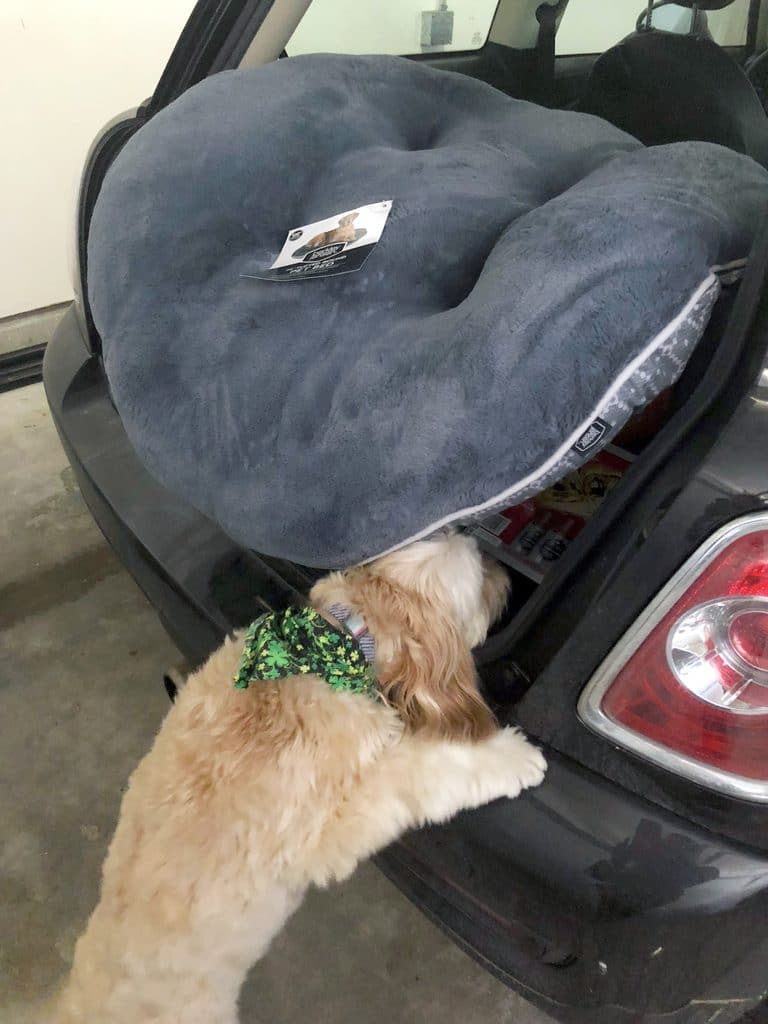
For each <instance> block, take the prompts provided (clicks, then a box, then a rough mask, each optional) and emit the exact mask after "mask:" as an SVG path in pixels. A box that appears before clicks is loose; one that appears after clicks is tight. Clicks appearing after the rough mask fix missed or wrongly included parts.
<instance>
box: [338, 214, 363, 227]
mask: <svg viewBox="0 0 768 1024" xmlns="http://www.w3.org/2000/svg"><path fill="white" fill-rule="evenodd" d="M359 216H360V213H359V211H358V210H355V211H354V213H347V214H345V215H344V216H343V217H340V218H339V227H340V228H345V227H347V226H348V225H350V224H354V222H355V221H356V220H357V218H358V217H359Z"/></svg>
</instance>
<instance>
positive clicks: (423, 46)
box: [285, 0, 498, 57]
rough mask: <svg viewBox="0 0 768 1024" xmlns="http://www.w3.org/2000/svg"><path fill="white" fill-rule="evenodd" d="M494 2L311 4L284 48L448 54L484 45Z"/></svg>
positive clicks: (350, 0) (330, 0)
mask: <svg viewBox="0 0 768 1024" xmlns="http://www.w3.org/2000/svg"><path fill="white" fill-rule="evenodd" d="M497 7H498V0H448V2H447V3H446V2H442V0H387V2H386V3H377V4H370V3H365V2H363V0H313V3H311V4H310V6H309V9H308V10H307V13H306V14H305V15H304V17H303V18H302V19H301V21H300V23H299V25H298V27H297V29H296V31H295V32H294V33H293V35H292V36H291V39H290V40H289V42H288V45H287V46H286V48H285V49H286V52H287V53H288V55H289V56H292V57H293V56H295V55H296V54H299V53H388V54H395V55H400V56H410V55H413V54H418V53H440V52H446V53H451V52H455V51H460V50H479V49H480V48H481V47H483V46H484V45H485V42H486V40H487V38H488V33H489V32H490V29H491V23H492V22H493V17H494V15H495V13H496V8H497Z"/></svg>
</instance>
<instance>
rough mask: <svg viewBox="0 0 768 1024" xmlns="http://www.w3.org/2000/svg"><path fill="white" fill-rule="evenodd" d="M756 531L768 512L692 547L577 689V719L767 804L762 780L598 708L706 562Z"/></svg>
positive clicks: (676, 769) (699, 778)
mask: <svg viewBox="0 0 768 1024" xmlns="http://www.w3.org/2000/svg"><path fill="white" fill-rule="evenodd" d="M760 531H768V512H755V513H752V514H751V515H748V516H743V517H741V518H740V519H735V520H733V521H732V522H730V523H727V524H726V525H725V526H723V527H721V528H720V529H719V530H717V531H716V532H715V533H713V534H712V536H711V537H709V539H708V540H706V541H705V542H704V543H703V544H702V545H701V546H700V547H699V548H697V550H696V551H695V552H694V553H693V554H692V555H691V557H690V558H689V559H688V560H687V561H686V562H685V563H684V564H683V565H682V566H681V568H680V569H678V571H677V572H676V573H675V575H674V576H673V577H672V578H671V579H670V581H669V582H668V583H667V584H666V586H665V587H663V588H662V590H660V591H659V593H658V594H657V595H656V597H655V598H654V599H653V600H652V601H651V603H650V604H649V605H648V606H647V608H646V609H645V610H644V611H643V612H642V614H641V615H639V616H638V618H637V620H636V621H635V623H634V625H632V626H631V627H630V628H629V629H628V630H627V632H626V633H625V634H624V636H623V637H622V638H621V640H619V642H618V643H617V644H616V646H615V647H614V648H613V649H612V651H611V652H610V654H609V655H608V656H607V658H606V659H605V660H604V661H603V662H602V664H601V665H600V667H599V668H598V669H597V671H596V672H595V674H594V675H593V676H592V678H591V679H590V681H589V682H588V683H587V685H586V686H585V688H584V689H583V690H582V692H581V696H580V697H579V702H578V706H577V709H578V715H579V718H580V719H581V721H582V722H583V723H584V725H586V726H587V727H588V728H590V729H592V730H593V732H596V733H597V734H598V735H600V736H603V737H605V738H607V739H609V740H611V741H612V742H614V743H615V744H616V746H618V747H621V748H623V749H625V750H629V751H631V752H632V753H634V754H637V755H638V756H639V757H642V758H643V759H645V760H646V761H650V762H651V763H652V764H656V765H658V766H659V767H661V768H664V769H666V770H667V771H670V772H673V773H674V774H675V775H679V776H682V777H683V778H687V779H691V780H692V781H693V782H696V783H698V784H699V785H701V786H704V787H706V788H707V789H712V790H715V791H717V792H719V793H724V794H726V795H727V796H731V797H738V798H739V799H741V800H750V801H752V802H754V803H768V781H765V782H762V781H759V780H756V779H749V778H746V777H744V776H742V775H734V774H733V773H731V772H726V771H723V770H722V769H719V768H713V767H711V766H710V765H707V764H704V763H703V762H701V761H697V760H695V759H694V758H692V757H689V756H688V755H687V754H680V753H677V752H676V751H674V750H671V749H669V748H668V747H665V746H663V745H662V744H660V743H656V742H655V741H654V740H651V739H648V738H647V737H646V736H641V735H640V734H639V733H636V732H634V730H632V729H629V728H627V727H626V726H624V725H620V724H618V723H617V722H614V721H613V720H612V719H610V718H608V716H607V715H606V714H605V713H604V712H603V711H602V710H601V707H600V705H601V703H602V700H603V697H604V695H605V693H606V691H607V690H608V688H609V686H610V685H611V683H612V682H613V681H614V679H615V678H616V676H617V675H618V673H619V672H620V671H621V669H622V668H623V667H624V666H625V665H626V663H627V662H628V661H629V659H630V658H631V657H632V655H633V654H634V652H635V651H636V650H637V648H638V647H639V645H640V644H641V643H643V641H644V640H645V639H646V638H647V637H648V636H649V634H650V633H651V632H652V631H653V630H654V629H655V628H656V626H657V625H658V624H659V622H660V621H661V620H662V619H663V618H664V616H665V615H666V614H667V612H668V611H669V610H670V608H672V607H673V605H674V604H676V602H677V601H678V600H679V599H680V598H681V597H682V596H683V595H684V594H685V593H686V591H687V590H688V589H689V587H690V586H691V584H692V583H693V582H694V581H695V580H696V579H698V577H699V576H701V574H702V573H703V572H704V570H705V569H706V568H707V566H709V565H710V564H711V563H712V562H713V561H714V559H715V558H717V557H718V555H719V554H720V553H721V552H722V551H724V550H725V548H727V547H728V546H729V545H730V544H732V543H733V542H734V541H736V540H739V538H741V537H744V536H747V535H748V534H750V533H759V532H760ZM767 750H768V745H767Z"/></svg>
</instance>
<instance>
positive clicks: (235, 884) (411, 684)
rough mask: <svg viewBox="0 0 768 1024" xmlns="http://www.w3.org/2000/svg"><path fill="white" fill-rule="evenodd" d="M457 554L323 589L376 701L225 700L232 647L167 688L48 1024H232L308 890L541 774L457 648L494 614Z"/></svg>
mask: <svg viewBox="0 0 768 1024" xmlns="http://www.w3.org/2000/svg"><path fill="white" fill-rule="evenodd" d="M504 589H505V588H504V582H503V577H502V574H501V573H500V572H499V570H498V569H496V568H495V567H493V566H492V565H491V564H486V563H484V561H483V559H482V558H481V556H480V553H479V552H478V550H477V548H476V546H475V544H474V541H471V540H469V539H468V538H466V537H457V536H451V535H446V536H442V537H439V538H436V539H434V540H430V541H424V542H420V543H419V544H414V545H412V546H411V547H410V548H408V549H405V550H404V551H401V552H397V553H395V554H393V555H389V556H386V557H385V558H382V559H381V560H380V561H379V562H377V563H374V564H373V565H371V566H368V567H364V568H357V569H353V570H350V571H349V572H346V573H337V574H332V575H331V576H330V577H328V578H327V579H326V580H323V581H321V582H320V583H319V584H318V585H317V586H316V588H315V590H314V592H313V595H312V600H313V602H314V603H315V604H316V606H318V607H321V608H322V607H325V606H327V604H328V603H331V602H335V601H339V600H340V601H341V602H342V603H344V604H346V605H347V606H349V607H353V608H354V609H355V610H359V611H360V612H362V613H363V614H364V615H365V616H366V617H367V620H368V622H369V625H370V627H371V629H372V631H373V632H374V635H375V637H376V640H377V644H378V646H377V660H376V668H377V671H378V673H379V677H380V678H381V679H382V686H383V689H384V690H385V692H386V698H387V699H386V702H384V701H374V700H371V699H370V698H368V697H363V696H359V695H353V694H350V693H343V692H342V693H339V692H335V691H333V690H331V689H330V688H329V687H328V686H327V685H326V684H325V683H324V682H322V681H321V680H320V679H317V678H314V677H306V676H305V677H300V678H292V679H287V680H281V681H279V682H269V683H266V682H265V683H259V684H256V685H253V686H251V688H250V689H248V690H246V691H239V690H235V689H234V688H233V686H232V679H233V677H234V675H235V673H236V671H237V667H238V663H239V659H240V655H241V651H242V642H241V641H239V640H234V639H233V640H229V641H227V642H226V643H225V644H224V645H223V647H222V648H221V649H220V650H219V651H217V652H216V653H215V654H214V655H213V656H212V657H211V658H210V660H209V661H208V662H207V663H206V664H205V665H204V666H203V668H201V669H200V670H199V671H198V672H196V673H195V674H194V675H192V676H191V677H190V679H189V680H188V682H187V683H186V685H185V686H184V687H183V689H182V690H181V691H180V693H179V696H178V699H177V701H176V703H175V704H174V705H173V706H172V708H171V710H170V711H169V712H168V715H167V716H166V718H165V721H164V722H163V724H162V727H161V729H160V732H159V734H158V736H157V738H156V740H155V742H154V745H153V747H152V749H151V750H150V752H149V753H148V754H147V755H146V757H145V758H144V759H143V761H142V762H141V763H140V765H139V766H138V768H137V769H136V771H135V772H134V774H133V776H132V778H131V780H130V785H129V787H128V790H127V792H126V794H125V797H124V799H123V803H122V808H121V811H120V818H119V822H118V825H117V830H116V832H115V835H114V838H113V840H112V844H111V846H110V849H109V853H108V855H107V859H106V862H105V864H104V869H103V878H102V888H101V898H100V900H99V903H98V906H97V907H96V909H95V911H94V912H93V915H92V917H91V919H90V921H89V923H88V926H87V929H86V931H85V934H84V935H83V936H82V937H81V938H80V940H79V942H78V943H77V947H76V950H75V956H74V964H73V967H72V971H71V974H70V976H69V978H68V979H67V981H66V983H65V985H64V987H63V990H62V991H61V993H60V994H59V996H58V997H57V999H56V1001H55V1002H54V1004H52V1005H51V1006H50V1007H49V1008H48V1011H47V1014H46V1017H45V1019H46V1020H48V1021H51V1022H53V1024H150V1022H152V1024H235V1022H236V1020H237V999H238V993H239V990H240V987H241V984H242V982H243V979H244V977H245V974H246V972H247V971H248V969H249V967H250V966H251V965H252V964H253V963H254V962H255V961H256V960H257V959H258V958H259V957H260V956H261V955H263V953H264V952H265V951H266V949H267V947H268V946H269V943H270V942H271V940H272V938H273V937H274V936H275V934H276V933H277V932H278V931H279V930H280V928H281V927H282V925H283V924H284V922H285V921H286V919H287V918H288V917H289V916H290V914H291V913H292V912H293V911H294V910H295V909H296V907H297V906H298V905H299V903H300V901H301V899H302V896H303V894H304V892H305V891H306V889H307V887H308V886H310V885H312V884H315V885H320V886H324V885H327V884H329V883H330V882H333V881H337V880H340V879H343V878H346V877H347V876H348V875H349V874H351V872H352V871H354V869H355V866H356V865H357V864H358V863H359V862H360V860H362V859H363V858H365V857H368V856H369V855H371V854H372V853H374V852H376V851H377V850H379V849H381V848H382V847H384V846H385V845H387V844H388V843H390V842H392V841H393V840H395V839H396V838H397V837H398V836H400V835H401V834H402V833H403V832H404V831H405V830H407V829H409V828H413V827H416V826H419V825H421V824H424V823H425V822H437V821H444V820H446V819H447V818H449V817H451V816H452V815H453V814H455V813H456V812H457V811H459V810H461V809H463V808H466V807H473V806H477V805H480V804H483V803H486V802H487V801H489V800H492V799H495V798H497V797H501V796H509V797H513V796H516V795H517V794H518V793H519V792H520V790H521V789H522V788H524V787H526V786H532V785H536V784H537V783H538V782H540V781H541V778H542V777H543V773H544V769H545V764H544V759H543V757H542V755H541V753H540V752H539V751H538V750H536V748H535V747H533V746H532V745H531V744H529V743H528V742H527V741H526V740H525V738H524V737H523V736H522V735H521V734H520V733H518V732H517V731H515V730H510V729H505V730H501V731H499V730H497V729H496V728H495V727H494V725H493V720H492V718H491V716H490V712H488V710H487V708H485V706H484V705H483V703H482V699H481V697H480V695H479V692H478V690H477V684H476V680H475V677H474V670H473V668H472V661H471V656H470V653H469V652H470V649H471V647H472V646H474V645H475V644H477V643H478V642H480V640H482V638H483V636H484V635H485V632H486V630H487V629H488V626H489V623H490V622H491V620H492V618H493V616H495V615H496V614H497V613H498V611H499V610H500V608H501V606H502V604H503V600H504Z"/></svg>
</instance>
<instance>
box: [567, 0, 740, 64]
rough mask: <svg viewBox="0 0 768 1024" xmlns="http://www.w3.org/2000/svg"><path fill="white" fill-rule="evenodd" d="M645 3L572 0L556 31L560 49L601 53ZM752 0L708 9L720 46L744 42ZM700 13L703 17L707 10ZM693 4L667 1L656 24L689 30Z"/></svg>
mask: <svg viewBox="0 0 768 1024" xmlns="http://www.w3.org/2000/svg"><path fill="white" fill-rule="evenodd" d="M646 6H647V5H646V4H644V3H643V2H642V0H611V2H610V3H606V2H605V0H570V3H569V4H568V6H567V7H566V9H565V14H564V15H563V20H562V21H561V23H560V28H559V30H558V33H557V53H558V54H561V55H566V54H575V53H602V52H603V51H604V50H607V49H609V48H610V47H611V46H613V45H614V44H615V43H618V42H619V40H621V39H623V38H624V36H626V35H629V33H630V32H632V31H634V28H635V24H636V22H637V19H638V17H639V15H640V13H641V12H642V11H643V10H645V8H646ZM748 14H749V0H735V2H734V3H732V4H731V5H730V7H725V8H723V10H721V11H707V12H706V20H707V25H708V27H709V32H710V34H711V36H712V38H713V39H714V40H715V42H716V43H719V44H720V45H721V46H743V45H744V43H745V42H746V38H747V17H748ZM699 17H700V18H701V19H702V20H703V18H704V14H703V13H702V14H700V15H699ZM690 23H691V11H690V8H685V7H680V6H678V5H677V4H666V5H665V6H664V7H660V8H659V9H658V10H656V11H654V12H653V24H654V26H655V27H656V28H660V29H666V30H667V31H670V32H687V31H688V27H689V25H690Z"/></svg>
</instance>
